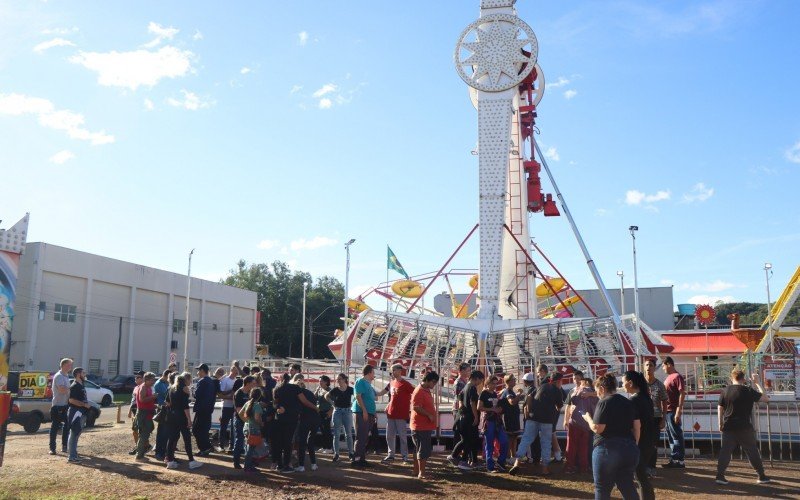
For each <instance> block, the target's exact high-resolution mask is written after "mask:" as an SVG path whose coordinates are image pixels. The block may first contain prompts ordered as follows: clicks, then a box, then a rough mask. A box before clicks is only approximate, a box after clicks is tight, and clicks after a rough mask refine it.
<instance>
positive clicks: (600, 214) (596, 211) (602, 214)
mask: <svg viewBox="0 0 800 500" xmlns="http://www.w3.org/2000/svg"><path fill="white" fill-rule="evenodd" d="M610 213H611V211H610V210H607V209H605V208H595V209H594V214H595V215H596V216H598V217H605V216H606V215H608V214H610Z"/></svg>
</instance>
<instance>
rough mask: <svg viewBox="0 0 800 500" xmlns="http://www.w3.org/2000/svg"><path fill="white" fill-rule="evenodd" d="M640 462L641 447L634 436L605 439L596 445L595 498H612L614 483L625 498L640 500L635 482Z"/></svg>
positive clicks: (593, 468) (593, 469)
mask: <svg viewBox="0 0 800 500" xmlns="http://www.w3.org/2000/svg"><path fill="white" fill-rule="evenodd" d="M638 463H639V447H638V446H636V441H634V440H633V436H631V437H630V438H619V437H616V438H608V439H604V440H603V442H602V443H600V444H598V445H597V446H595V448H594V451H593V452H592V473H593V475H594V498H595V500H607V499H610V498H611V490H612V489H614V485H616V486H617V488H618V489H619V492H620V493H621V494H622V498H623V499H624V500H632V499H635V500H639V492H638V491H636V486H635V485H634V484H633V476H634V474H635V473H636V465H637V464H638Z"/></svg>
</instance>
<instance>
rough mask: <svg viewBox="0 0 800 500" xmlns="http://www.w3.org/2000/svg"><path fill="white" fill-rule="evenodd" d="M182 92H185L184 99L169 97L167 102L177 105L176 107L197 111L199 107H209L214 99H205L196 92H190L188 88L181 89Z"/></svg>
mask: <svg viewBox="0 0 800 500" xmlns="http://www.w3.org/2000/svg"><path fill="white" fill-rule="evenodd" d="M181 94H183V99H182V100H181V99H175V98H172V97H170V98H168V99H167V104H169V105H170V106H175V107H176V108H184V109H188V110H190V111H197V110H198V109H203V108H208V107H209V106H211V105H212V104H214V103H213V101H207V100H203V99H201V98H200V96H198V95H197V94H195V93H194V92H189V91H188V90H186V89H181Z"/></svg>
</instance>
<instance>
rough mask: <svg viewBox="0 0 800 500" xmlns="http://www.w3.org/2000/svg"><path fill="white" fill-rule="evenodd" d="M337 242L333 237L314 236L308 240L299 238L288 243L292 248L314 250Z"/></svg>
mask: <svg viewBox="0 0 800 500" xmlns="http://www.w3.org/2000/svg"><path fill="white" fill-rule="evenodd" d="M336 243H337V241H336V240H334V239H333V238H328V237H325V236H315V237H314V238H312V239H310V240H306V239H305V238H300V239H299V240H294V241H292V242H291V243H289V246H290V247H291V249H292V250H316V249H317V248H322V247H329V246H332V245H335V244H336Z"/></svg>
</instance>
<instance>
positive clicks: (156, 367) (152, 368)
mask: <svg viewBox="0 0 800 500" xmlns="http://www.w3.org/2000/svg"><path fill="white" fill-rule="evenodd" d="M160 364H161V363H160V362H158V361H151V362H150V371H151V372H153V373H155V374H156V375H159V365H160Z"/></svg>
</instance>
